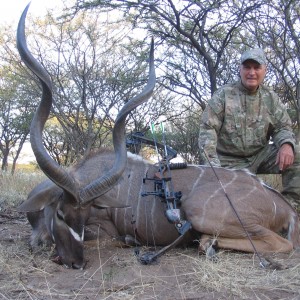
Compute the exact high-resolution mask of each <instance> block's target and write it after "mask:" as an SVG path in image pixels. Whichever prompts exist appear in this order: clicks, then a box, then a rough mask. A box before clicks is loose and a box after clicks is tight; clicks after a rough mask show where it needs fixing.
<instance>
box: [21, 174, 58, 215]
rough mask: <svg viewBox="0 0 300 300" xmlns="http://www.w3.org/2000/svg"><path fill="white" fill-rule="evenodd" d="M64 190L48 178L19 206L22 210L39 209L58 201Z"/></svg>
mask: <svg viewBox="0 0 300 300" xmlns="http://www.w3.org/2000/svg"><path fill="white" fill-rule="evenodd" d="M62 193H63V190H62V189H61V188H59V187H58V186H57V185H56V184H54V183H53V182H52V181H51V180H49V179H47V180H45V181H43V182H41V183H40V184H38V185H37V186H36V187H35V188H34V189H33V190H32V191H31V192H30V194H29V195H28V198H27V199H26V200H25V201H24V202H23V203H22V204H21V205H20V206H19V207H18V208H17V210H18V211H20V212H29V211H39V210H42V209H43V208H44V207H45V206H47V205H50V204H51V203H53V202H54V201H57V200H58V199H59V197H60V195H61V194H62Z"/></svg>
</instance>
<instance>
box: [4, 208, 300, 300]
mask: <svg viewBox="0 0 300 300" xmlns="http://www.w3.org/2000/svg"><path fill="white" fill-rule="evenodd" d="M30 231H31V229H30V225H29V224H28V222H27V220H26V217H25V216H24V215H23V214H19V213H16V212H14V211H13V210H4V211H3V210H2V211H0V299H52V300H54V299H78V300H79V299H174V300H175V299H204V300H205V299H272V300H274V299H300V254H299V253H296V252H293V253H290V254H285V255H276V256H272V259H273V260H274V261H276V262H277V263H279V264H280V265H281V266H283V267H284V268H286V269H283V270H273V269H263V268H261V267H260V266H259V260H258V259H257V257H255V256H253V255H251V254H244V253H234V252H222V251H221V252H220V253H219V261H218V262H211V261H209V260H207V259H206V258H205V256H202V255H198V253H197V250H196V248H189V249H173V250H171V251H170V252H169V253H168V254H166V255H164V256H162V257H160V258H159V260H158V262H157V263H156V264H154V265H142V264H141V263H140V262H139V261H138V260H137V257H136V256H135V255H134V250H133V249H132V248H120V247H117V246H116V243H115V242H113V241H111V240H93V241H88V242H86V243H85V255H86V257H87V259H88V263H87V265H86V267H85V269H84V270H73V269H66V268H65V267H63V266H61V265H58V264H56V263H54V262H52V261H51V260H50V255H51V251H46V250H44V251H41V252H40V253H37V254H32V253H31V252H30V251H29V247H28V241H29V236H30ZM140 250H141V251H142V252H143V251H147V250H148V249H145V248H142V249H140Z"/></svg>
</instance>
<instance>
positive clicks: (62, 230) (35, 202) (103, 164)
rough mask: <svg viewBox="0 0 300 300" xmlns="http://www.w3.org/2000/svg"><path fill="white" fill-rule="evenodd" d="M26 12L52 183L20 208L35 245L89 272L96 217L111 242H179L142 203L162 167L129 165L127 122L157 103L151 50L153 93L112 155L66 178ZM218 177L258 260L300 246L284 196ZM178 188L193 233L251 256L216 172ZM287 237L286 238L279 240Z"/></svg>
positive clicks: (178, 181)
mask: <svg viewBox="0 0 300 300" xmlns="http://www.w3.org/2000/svg"><path fill="white" fill-rule="evenodd" d="M27 9H28V7H27V8H26V9H25V11H24V13H23V15H22V17H21V19H20V22H19V27H18V36H17V40H18V49H19V52H20V55H21V57H22V60H23V61H24V62H25V63H26V65H27V66H28V67H29V68H30V69H31V70H32V71H33V72H34V73H35V74H36V75H37V76H38V78H39V79H40V81H41V84H42V87H43V96H42V101H41V104H40V106H39V108H38V110H37V112H36V114H35V117H34V119H33V122H32V126H31V133H30V135H31V144H32V148H33V151H34V154H35V156H36V159H37V162H38V164H39V166H40V167H41V169H42V170H43V171H44V173H45V174H46V175H47V176H48V177H49V179H48V180H46V181H44V182H42V183H41V184H39V185H38V186H37V187H35V188H34V189H33V190H32V192H31V193H30V194H29V196H28V199H27V200H26V201H25V202H24V203H23V204H22V205H21V207H20V210H22V211H26V212H27V215H28V220H29V222H30V223H31V225H32V229H33V232H32V239H31V243H32V245H36V244H38V243H40V242H43V243H44V242H46V243H55V244H56V249H57V252H58V255H59V257H60V260H61V262H62V263H63V264H64V265H66V266H68V267H74V268H82V267H83V266H84V264H85V262H84V255H83V240H84V228H85V225H86V224H87V223H88V222H89V219H90V218H91V215H93V216H94V217H95V216H97V215H98V220H97V221H98V223H99V226H101V227H103V228H106V229H107V230H108V233H109V234H110V235H132V236H134V237H135V238H136V239H138V240H139V242H140V243H142V244H156V245H167V244H169V243H171V242H173V241H174V240H175V239H176V238H177V237H178V233H177V230H176V229H175V227H174V225H173V224H170V223H169V222H168V221H167V219H166V217H165V215H164V211H165V204H164V203H162V201H161V200H162V199H160V198H159V197H155V196H153V195H152V196H146V197H142V196H141V194H142V192H143V191H153V182H152V181H150V180H146V181H145V183H143V178H145V177H146V176H147V177H148V178H153V176H154V174H155V173H156V172H157V166H154V165H152V164H150V163H147V162H145V161H143V160H141V159H140V158H138V157H137V156H135V157H131V156H130V157H128V158H127V154H126V147H125V136H124V131H125V118H126V116H127V115H128V113H129V112H130V111H131V110H132V109H134V108H135V107H137V106H138V105H139V104H141V103H142V102H145V101H146V100H147V99H148V98H149V97H150V96H151V93H152V90H153V88H154V83H155V73H154V65H153V45H152V49H151V59H150V72H149V74H150V75H149V81H148V84H147V86H146V87H145V89H144V91H143V92H142V93H141V94H140V95H138V96H136V97H135V98H133V99H132V100H131V101H129V102H128V103H127V104H126V105H125V107H124V108H123V109H122V110H121V112H120V113H119V115H118V117H117V120H116V123H115V127H114V131H113V141H114V152H110V151H107V150H106V151H104V150H100V151H99V152H98V153H94V154H93V155H91V156H90V157H88V158H87V159H85V160H83V161H82V162H80V163H78V164H77V165H76V166H73V167H71V168H69V169H67V170H64V169H62V168H60V167H59V166H58V165H56V163H55V162H54V161H52V160H51V158H50V157H49V156H48V154H47V153H46V151H45V150H44V148H43V146H42V130H43V126H44V123H45V121H46V119H47V117H48V115H49V113H50V108H51V105H52V90H51V81H50V79H49V77H48V75H47V73H46V71H45V70H44V69H43V68H42V67H41V66H40V64H39V63H38V62H37V61H36V60H35V59H34V58H33V57H32V56H31V54H30V52H29V51H28V49H27V45H26V40H25V32H24V27H25V17H26V12H27ZM215 170H216V172H217V174H218V176H219V178H221V181H222V184H223V187H224V189H225V190H226V192H227V194H228V195H229V197H230V198H231V201H232V204H233V205H234V206H235V208H236V210H237V212H238V214H239V216H240V218H241V219H242V221H243V223H244V226H245V228H246V230H247V231H248V233H249V234H250V236H251V238H252V240H253V242H254V243H255V246H256V248H257V250H258V251H259V252H286V251H290V250H292V249H293V248H297V247H299V246H300V241H299V220H298V216H297V213H296V212H295V211H294V210H293V208H292V207H291V206H290V205H289V204H288V203H287V202H286V201H285V199H284V198H283V197H282V196H281V195H280V194H279V193H278V192H276V191H274V190H272V189H270V188H268V187H266V186H264V185H263V184H262V183H261V182H260V181H259V180H258V179H257V178H256V177H255V176H252V175H250V174H248V173H247V172H245V171H241V170H240V171H237V170H226V169H223V168H216V169H215ZM172 183H173V186H174V190H175V191H181V192H182V194H183V198H182V212H183V214H184V215H185V217H186V218H187V219H188V220H189V221H191V223H192V227H193V229H194V230H196V231H198V232H199V233H202V234H203V235H202V237H203V239H202V240H203V241H204V242H206V241H207V239H208V237H211V236H215V237H218V240H219V246H220V247H223V248H228V249H237V250H243V251H249V252H253V248H252V247H251V244H250V243H249V240H248V239H247V237H246V234H245V230H244V229H243V228H242V226H241V224H240V222H239V220H238V219H237V217H236V216H235V215H234V213H233V211H232V208H231V206H230V205H229V203H228V200H227V199H226V197H225V193H224V190H223V188H222V186H221V185H220V183H219V182H218V181H217V179H216V177H215V175H214V173H213V170H212V169H211V168H210V167H207V166H188V167H187V168H186V169H181V170H173V171H172ZM99 207H102V209H98V208H99ZM103 207H104V208H103ZM105 207H106V208H105ZM111 207H123V208H111ZM282 232H285V233H286V234H287V238H283V237H281V236H280V235H278V233H282ZM189 240H191V237H190V236H189V234H187V237H186V241H189ZM203 247H205V245H203Z"/></svg>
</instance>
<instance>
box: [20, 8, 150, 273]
mask: <svg viewBox="0 0 300 300" xmlns="http://www.w3.org/2000/svg"><path fill="white" fill-rule="evenodd" d="M28 8H29V4H28V5H27V7H26V8H25V10H24V12H23V14H22V16H21V18H20V20H19V24H18V29H17V48H18V51H19V54H20V56H21V59H22V61H23V62H24V63H25V64H26V66H27V67H28V68H29V69H30V70H31V71H32V72H33V73H34V74H35V75H36V76H37V77H38V78H39V80H40V83H41V86H42V99H41V102H40V104H39V106H38V109H37V111H36V113H35V115H34V118H33V120H32V123H31V128H30V142H31V146H32V150H33V152H34V155H35V157H36V160H37V163H38V165H39V166H40V168H41V169H42V171H43V172H44V173H45V174H46V175H47V177H48V178H49V179H50V180H51V181H52V182H53V183H54V184H55V185H56V186H57V187H59V188H58V189H57V190H58V192H56V193H55V197H54V196H52V195H48V194H47V188H48V187H49V184H48V185H47V184H45V187H44V189H42V190H41V191H39V193H40V194H41V195H42V196H41V197H40V198H39V199H37V197H30V196H29V198H28V200H27V201H25V202H24V203H23V204H22V205H21V206H20V207H19V209H20V210H21V211H26V212H30V211H40V210H42V209H44V212H45V215H46V217H45V219H47V218H49V222H48V223H49V224H48V225H47V227H50V228H49V229H48V230H50V233H51V236H52V239H53V242H54V243H55V244H56V249H57V252H58V255H59V257H60V260H61V262H62V263H63V264H64V265H66V266H67V267H73V268H83V266H84V265H85V261H84V256H83V238H84V224H85V222H86V220H87V219H88V217H89V210H90V206H91V205H92V204H93V203H94V201H99V200H98V199H97V198H98V197H100V196H101V195H103V194H105V193H106V192H107V191H109V190H110V189H111V188H112V187H113V186H114V185H115V184H116V183H117V182H118V180H119V179H120V177H121V176H122V173H123V172H124V169H125V167H126V162H127V151H126V144H125V142H126V139H125V120H126V117H127V115H128V114H129V113H130V112H131V111H132V110H133V109H135V108H136V107H137V106H139V105H140V104H142V103H144V102H146V101H147V100H148V99H149V98H150V97H151V95H152V93H153V89H154V86H155V70H154V44H153V41H152V43H151V50H150V62H149V64H150V67H149V79H148V82H147V85H146V87H145V88H144V90H143V91H142V92H141V93H140V94H139V95H137V96H136V97H134V98H132V99H131V100H130V101H128V102H127V103H126V104H125V105H124V106H123V108H122V109H121V110H120V112H119V114H118V116H117V118H116V121H115V125H114V128H113V146H114V151H115V160H114V164H113V166H112V168H111V169H110V170H109V171H108V172H107V173H106V174H102V175H101V176H100V177H99V178H95V179H94V180H93V181H92V182H90V183H89V184H88V185H87V186H84V187H82V186H81V187H80V186H79V183H78V182H76V180H75V178H74V176H72V173H71V172H68V171H67V170H65V169H63V168H62V167H61V166H59V165H58V164H57V163H56V162H55V161H54V160H53V159H52V158H51V157H50V156H49V154H48V153H47V151H46V150H45V148H44V146H43V141H42V132H43V129H44V125H45V122H46V121H47V118H48V116H49V114H50V110H51V106H52V82H51V79H50V77H49V75H48V74H47V72H46V70H45V69H44V68H43V67H42V65H41V64H40V63H39V62H38V61H37V60H36V59H35V58H34V57H33V56H32V54H31V53H30V51H29V50H28V48H27V42H26V37H25V19H26V14H27V11H28ZM53 183H51V184H52V187H53ZM51 184H50V185H51ZM59 191H60V192H59ZM52 193H53V189H52ZM53 194H54V193H53ZM110 200H112V199H110ZM101 201H102V200H101ZM101 201H100V203H99V202H97V205H98V206H103V207H114V206H119V207H120V206H122V204H116V203H111V202H110V201H107V203H102V202H101ZM123 206H124V205H123Z"/></svg>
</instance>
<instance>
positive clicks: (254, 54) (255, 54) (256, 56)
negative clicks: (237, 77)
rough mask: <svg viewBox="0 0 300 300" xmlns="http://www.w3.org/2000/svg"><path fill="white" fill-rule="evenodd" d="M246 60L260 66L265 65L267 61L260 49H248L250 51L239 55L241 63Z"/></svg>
mask: <svg viewBox="0 0 300 300" xmlns="http://www.w3.org/2000/svg"><path fill="white" fill-rule="evenodd" d="M246 60H255V61H256V62H258V63H259V64H260V65H265V64H267V59H266V56H265V53H264V51H263V50H262V49H260V48H256V49H250V50H247V51H245V52H244V53H243V54H242V55H241V63H242V64H243V63H244V62H245V61H246Z"/></svg>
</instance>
